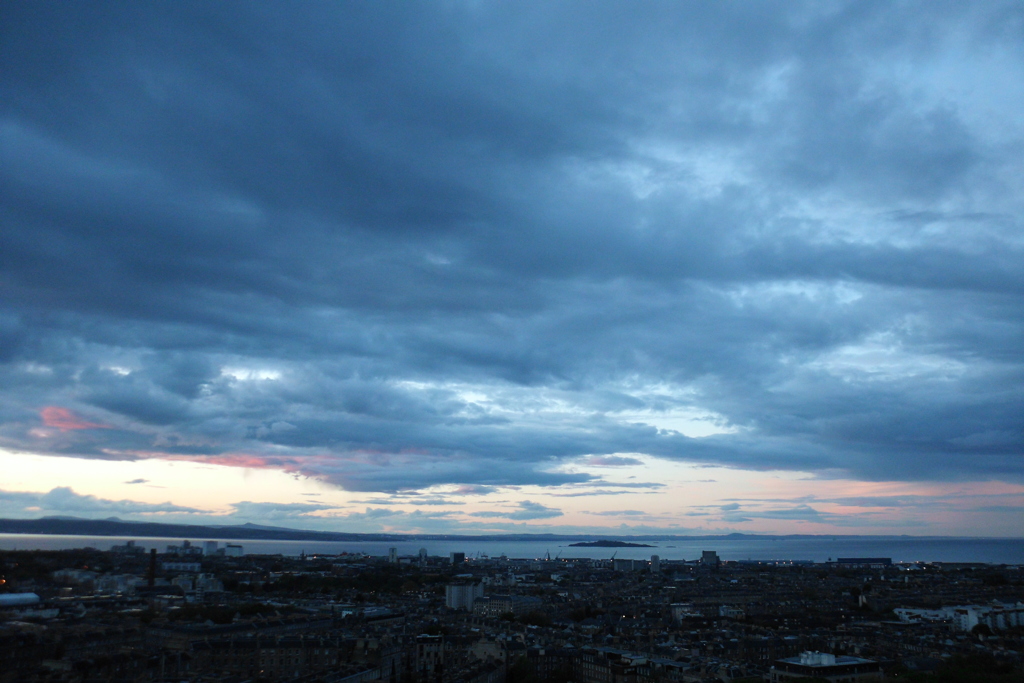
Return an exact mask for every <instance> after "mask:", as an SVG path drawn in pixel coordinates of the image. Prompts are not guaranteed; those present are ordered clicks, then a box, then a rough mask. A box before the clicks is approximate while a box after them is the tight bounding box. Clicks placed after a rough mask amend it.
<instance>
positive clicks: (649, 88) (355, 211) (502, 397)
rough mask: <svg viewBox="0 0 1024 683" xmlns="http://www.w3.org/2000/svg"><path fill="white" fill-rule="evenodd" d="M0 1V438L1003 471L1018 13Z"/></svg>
mask: <svg viewBox="0 0 1024 683" xmlns="http://www.w3.org/2000/svg"><path fill="white" fill-rule="evenodd" d="M2 11H3V21H2V22H0V31H2V35H0V61H2V63H3V64H4V69H3V73H2V75H0V154H2V159H3V163H2V164H0V191H2V196H0V224H2V225H3V228H2V230H0V300H2V301H3V302H4V303H3V308H2V309H0V386H3V387H4V389H5V390H4V391H3V392H0V445H2V446H4V447H7V448H12V449H19V450H26V451H33V452H42V453H53V454H63V455H78V456H82V457H94V458H115V459H116V458H146V457H176V458H188V459H201V460H206V461H210V462H225V463H230V464H245V465H248V466H267V467H280V468H283V469H287V470H288V471H291V472H295V473H303V474H308V475H311V476H317V477H321V478H323V479H325V480H327V481H330V482H333V483H335V484H337V485H339V486H343V487H345V488H348V489H352V490H359V491H400V490H415V489H420V488H425V487H428V486H432V485H444V484H456V485H462V486H463V487H464V488H463V489H462V491H461V492H462V493H472V492H474V491H479V492H486V491H490V490H493V488H494V487H502V486H517V485H528V484H535V485H542V486H560V485H566V484H584V485H586V484H592V485H594V486H597V487H600V488H598V489H596V490H597V491H599V492H601V493H602V494H610V493H612V492H613V491H611V490H609V482H604V481H602V480H601V479H600V478H599V477H597V476H595V475H592V474H588V473H587V472H586V471H582V469H580V468H584V467H587V466H590V467H613V466H630V465H635V464H638V463H639V462H642V461H640V460H638V459H637V458H635V457H633V455H632V454H646V455H650V456H654V457H659V458H671V459H680V460H686V461H691V462H701V463H708V464H721V465H727V466H735V467H744V468H755V469H763V470H768V469H799V470H807V471H814V472H819V473H821V474H822V475H823V476H854V477H861V478H868V479H953V478H968V479H988V478H998V479H1012V480H1017V481H1019V480H1020V479H1021V474H1022V467H1021V454H1022V452H1024V418H1022V415H1024V405H1022V404H1024V400H1022V399H1024V395H1022V392H1024V390H1022V389H1021V387H1024V381H1022V380H1024V358H1022V353H1024V343H1022V340H1024V303H1022V302H1024V297H1022V294H1024V262H1022V261H1024V259H1022V257H1024V239H1022V238H1024V230H1022V225H1021V219H1020V216H1021V215H1024V211H1022V209H1024V206H1022V197H1024V193H1022V187H1021V178H1022V177H1024V173H1022V171H1024V167H1022V166H1024V164H1022V162H1021V159H1022V158H1024V156H1022V155H1021V154H1020V150H1021V149H1022V147H1024V145H1022V142H1024V130H1022V129H1024V122H1022V121H1021V117H1020V115H1019V112H1020V111H1022V110H1024V90H1022V88H1021V86H1020V85H1019V84H1020V83H1022V82H1024V78H1022V76H1024V74H1022V73H1021V71H1022V67H1021V64H1024V59H1022V57H1024V55H1022V54H1021V53H1022V51H1024V48H1022V45H1024V40H1022V38H1024V18H1022V17H1024V10H1022V9H1021V7H1020V5H1019V4H1017V3H1010V2H1008V3H1002V4H1000V3H995V4H986V5H984V6H962V3H961V4H957V3H928V4H927V5H918V4H915V3H902V4H897V5H890V4H881V3H835V4H829V5H827V6H825V5H821V4H819V3H808V4H806V5H801V4H799V3H781V4H759V5H756V6H750V5H747V6H738V5H737V6H731V5H723V4H721V3H707V4H703V5H696V4H688V5H672V4H656V3H651V4H645V5H640V6H637V5H625V4H623V5H620V6H617V5H601V6H592V5H582V4H571V3H564V4H563V3H543V4H541V3H537V4H530V5H523V4H521V3H517V4H515V5H512V4H500V3H494V4H485V5H477V4H466V5H461V4H458V3H453V4H449V5H446V6H444V7H436V6H428V5H422V6H415V5H407V4H401V5H400V4H397V3H396V4H387V3H384V4H380V3H377V4H373V5H359V6H349V5H341V6H332V5H322V4H307V5H291V4H289V5H286V4H265V5H260V6H252V5H247V4H240V3H239V4H236V3H223V4H217V5H211V4H202V3H146V4H136V3H123V4H120V3H108V4H103V5H91V4H74V5H60V6H58V5H47V4H39V3H23V2H15V3H7V4H6V5H5V6H4V9H3V10H2ZM46 409H51V410H52V409H61V410H65V411H69V413H68V414H69V415H71V416H72V417H69V418H67V420H71V421H70V422H69V421H67V420H65V421H57V422H53V421H52V420H51V422H53V424H47V423H46V420H45V419H43V417H42V416H43V415H44V413H43V411H44V410H46ZM680 416H682V417H680ZM694 416H696V417H694ZM683 418H685V419H686V420H690V423H691V424H697V423H700V424H703V425H705V426H708V425H711V426H714V427H715V429H712V430H711V431H712V432H717V433H714V434H713V435H711V436H702V437H700V438H695V437H694V436H687V435H685V434H683V433H680V431H678V430H679V429H681V428H680V427H679V426H678V425H679V424H681V422H680V420H681V419H683ZM684 421H685V420H684ZM62 425H63V426H62ZM74 425H78V427H75V428H65V427H69V426H74ZM85 425H93V426H92V427H87V426H85ZM96 425H102V428H101V427H98V426H96ZM682 431H683V432H687V429H685V428H683V429H682ZM474 487H475V488H474ZM574 492H575V491H574ZM256 512H258V513H259V514H264V513H267V511H263V510H260V511H255V512H254V514H256ZM308 512H315V510H313V509H312V508H311V509H309V510H305V509H303V510H300V509H298V508H295V509H293V510H291V511H282V512H280V513H274V514H293V513H294V514H300V515H301V514H307V513H308ZM534 512H536V511H534ZM541 512H543V511H541ZM556 512H557V511H556ZM268 514H269V513H268ZM516 514H520V515H529V514H531V512H530V511H529V510H522V511H519V512H518V513H516ZM732 514H735V515H739V514H743V513H742V511H734V512H733V513H732ZM779 514H782V513H781V512H780V513H779ZM786 514H792V513H790V512H786ZM795 514H797V515H798V516H801V518H802V519H806V520H808V521H814V519H812V518H813V517H814V515H819V516H820V514H822V513H818V512H816V511H814V510H813V509H812V508H807V509H798V510H797V511H796V513H795ZM761 516H764V515H763V514H762V515H761ZM533 518H535V517H524V516H520V517H513V519H533ZM776 518H778V519H782V518H784V517H776Z"/></svg>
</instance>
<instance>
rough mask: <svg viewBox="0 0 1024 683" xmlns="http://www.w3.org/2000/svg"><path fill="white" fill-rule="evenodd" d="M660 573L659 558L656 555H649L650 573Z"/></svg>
mask: <svg viewBox="0 0 1024 683" xmlns="http://www.w3.org/2000/svg"><path fill="white" fill-rule="evenodd" d="M660 571H661V558H660V557H658V556H657V555H651V573H652V574H657V573H658V572H660Z"/></svg>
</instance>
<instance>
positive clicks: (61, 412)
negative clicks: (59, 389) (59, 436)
mask: <svg viewBox="0 0 1024 683" xmlns="http://www.w3.org/2000/svg"><path fill="white" fill-rule="evenodd" d="M39 416H40V417H42V418H43V424H45V425H46V426H47V427H56V428H57V429H59V430H60V431H62V432H67V431H71V430H74V429H113V427H111V426H110V425H105V424H100V423H98V422H88V421H86V420H84V419H82V418H81V417H79V416H78V415H75V414H74V413H73V412H71V411H70V410H68V409H67V408H59V407H57V406H46V407H45V408H43V409H42V410H40V411H39Z"/></svg>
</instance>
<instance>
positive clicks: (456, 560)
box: [449, 552, 466, 566]
mask: <svg viewBox="0 0 1024 683" xmlns="http://www.w3.org/2000/svg"><path fill="white" fill-rule="evenodd" d="M449 557H450V558H451V560H452V564H453V565H455V566H458V565H461V564H463V563H465V561H466V553H456V552H453V553H450V554H449Z"/></svg>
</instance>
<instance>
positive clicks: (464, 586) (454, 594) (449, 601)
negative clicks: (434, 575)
mask: <svg viewBox="0 0 1024 683" xmlns="http://www.w3.org/2000/svg"><path fill="white" fill-rule="evenodd" d="M483 595H484V585H483V584H482V583H477V582H474V581H467V582H464V583H450V584H448V585H447V586H446V587H445V600H444V604H445V606H446V607H448V609H465V610H471V609H473V603H474V602H475V601H476V599H477V598H482V597H483Z"/></svg>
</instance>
